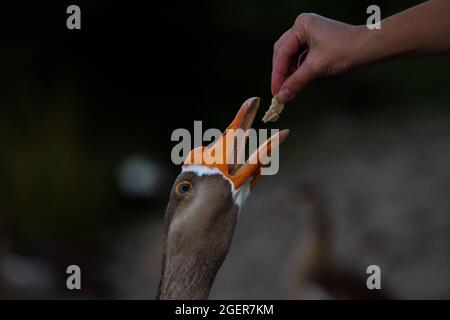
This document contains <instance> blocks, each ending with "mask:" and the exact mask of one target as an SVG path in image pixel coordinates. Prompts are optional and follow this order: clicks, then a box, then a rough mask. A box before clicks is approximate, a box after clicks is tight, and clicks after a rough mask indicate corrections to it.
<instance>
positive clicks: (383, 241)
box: [0, 0, 450, 299]
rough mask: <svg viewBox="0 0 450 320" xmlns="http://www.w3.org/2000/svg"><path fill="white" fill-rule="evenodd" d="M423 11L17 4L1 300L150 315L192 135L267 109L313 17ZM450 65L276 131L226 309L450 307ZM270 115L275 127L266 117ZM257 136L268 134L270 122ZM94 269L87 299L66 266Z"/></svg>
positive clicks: (415, 64) (340, 84)
mask: <svg viewBox="0 0 450 320" xmlns="http://www.w3.org/2000/svg"><path fill="white" fill-rule="evenodd" d="M419 2H420V1H411V0H398V1H376V2H375V3H374V2H373V1H360V0H343V1H317V0H314V1H313V0H297V1H294V0H280V1H269V0H264V1H263V0H258V1H257V0H251V1H239V2H230V1H224V0H217V1H214V2H212V1H184V2H180V3H169V4H158V5H156V4H152V3H151V2H148V3H147V4H144V3H143V2H138V1H135V2H133V3H130V2H126V4H125V3H121V4H112V3H110V2H106V1H98V2H96V3H95V4H94V3H93V2H87V1H77V3H76V4H77V5H79V6H80V8H81V26H82V29H81V30H72V31H70V30H68V29H67V28H66V19H67V17H68V15H67V14H66V8H67V6H69V5H70V4H73V3H72V2H70V3H69V2H65V1H59V2H58V4H56V3H48V4H45V3H42V2H30V3H28V4H26V5H25V4H22V3H20V4H16V5H13V4H8V5H6V4H5V5H3V4H2V14H1V18H0V35H1V45H0V47H1V50H0V69H1V73H0V298H33V299H38V298H65V299H79V298H83V299H90V298H92V299H95V298H114V299H119V298H124V299H130V298H142V299H153V298H154V297H155V295H156V288H157V284H158V281H159V274H160V267H161V254H162V239H163V231H162V223H163V216H164V210H165V206H166V203H167V199H168V196H169V193H170V189H171V184H172V182H173V180H174V178H175V177H176V175H177V174H178V173H179V170H180V168H179V167H177V166H175V165H173V164H172V163H171V160H170V151H171V149H172V147H173V146H174V143H173V142H171V141H170V136H171V133H172V131H173V130H174V129H176V128H187V129H189V130H193V121H194V120H203V126H204V128H220V129H223V128H225V127H226V126H227V125H228V124H229V122H230V121H231V120H232V118H233V116H234V115H235V113H236V111H237V110H238V108H239V107H240V105H241V103H242V102H243V101H244V100H246V99H247V98H249V97H251V96H259V97H261V99H262V108H261V111H260V114H259V116H261V117H262V115H263V113H264V111H265V110H264V109H265V107H266V105H269V103H270V99H271V95H270V72H271V59H272V46H273V44H274V42H275V41H276V40H277V39H278V37H279V36H280V35H281V34H282V33H284V31H286V30H287V29H288V28H289V27H290V26H291V24H292V23H293V21H294V19H295V17H296V16H297V15H298V14H300V13H301V12H315V13H318V14H321V15H324V16H327V17H330V18H333V19H337V20H341V21H344V22H348V23H352V24H363V23H365V22H366V19H367V16H368V15H367V14H366V8H367V6H369V5H371V4H377V5H379V6H380V7H381V13H382V17H386V16H389V15H391V14H394V13H396V12H398V11H401V10H403V9H405V8H408V7H410V6H412V5H414V4H417V3H419ZM449 71H450V57H449V56H436V57H428V58H421V59H409V60H404V61H395V62H389V63H384V64H381V65H377V66H371V67H368V68H365V69H360V70H356V71H354V72H352V73H350V74H346V75H342V76H336V77H331V78H327V79H320V80H317V81H315V82H314V83H313V84H311V85H310V86H308V87H307V88H306V89H305V90H304V91H302V92H301V93H300V94H299V95H298V97H297V98H296V99H295V100H294V101H293V102H291V103H289V104H288V105H287V107H286V109H285V111H284V113H283V115H282V116H281V118H280V120H279V121H278V122H277V123H275V124H272V125H270V127H273V128H289V129H291V134H290V136H289V139H287V140H286V142H285V143H284V144H283V146H282V148H281V158H280V159H281V160H280V161H281V165H280V172H279V174H278V175H277V176H275V177H273V176H271V177H263V179H261V180H260V182H259V184H258V186H257V188H256V189H255V191H254V192H253V194H252V196H251V197H250V198H249V200H248V202H247V204H246V207H245V208H244V210H243V212H242V214H241V217H240V221H239V224H238V227H237V229H236V233H235V237H234V240H233V245H232V248H231V251H230V254H229V256H228V257H227V259H226V261H225V263H224V265H223V267H222V269H221V270H220V271H219V274H218V277H217V279H216V282H215V285H214V287H213V292H212V295H211V298H223V299H229V298H230V299H231V298H238V299H241V298H251V299H271V298H273V299H284V298H286V299H298V298H311V299H336V298H337V299H342V298H365V297H367V296H366V295H367V290H365V289H364V288H365V280H366V278H367V276H368V275H367V274H366V268H367V266H368V265H370V264H377V265H379V266H380V267H381V271H382V282H381V283H382V288H383V290H381V293H378V292H377V293H372V294H371V296H370V297H376V298H377V297H381V298H407V299H417V298H421V299H434V298H447V299H448V298H450V277H449V270H450V196H449V195H450V92H449V80H448V75H449ZM259 116H258V117H259ZM255 126H256V127H257V128H258V127H263V124H262V122H259V121H256V123H255ZM71 264H77V265H79V266H80V267H81V269H82V290H73V291H69V290H67V288H66V277H67V274H66V268H67V266H68V265H71Z"/></svg>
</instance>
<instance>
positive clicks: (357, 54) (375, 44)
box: [349, 25, 384, 68]
mask: <svg viewBox="0 0 450 320" xmlns="http://www.w3.org/2000/svg"><path fill="white" fill-rule="evenodd" d="M381 37H382V35H381V30H377V29H374V30H370V29H368V28H367V26H366V25H359V26H354V27H353V29H352V45H351V53H350V57H351V58H350V61H349V67H350V68H356V67H359V66H362V65H367V64H370V63H372V62H375V61H377V60H380V59H382V58H383V57H382V54H383V51H384V49H383V48H382V45H381Z"/></svg>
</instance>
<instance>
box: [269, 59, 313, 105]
mask: <svg viewBox="0 0 450 320" xmlns="http://www.w3.org/2000/svg"><path fill="white" fill-rule="evenodd" d="M315 74H316V73H315V72H313V70H312V68H311V67H310V64H309V63H308V61H307V60H305V62H304V63H302V64H301V66H300V67H299V68H298V69H297V70H296V71H295V72H294V73H293V74H291V75H290V76H289V77H288V78H287V79H286V80H285V81H284V82H283V84H282V86H281V89H280V90H279V92H278V93H277V98H278V101H280V102H281V103H286V102H288V101H290V100H292V99H293V98H294V97H295V95H296V93H297V92H298V91H299V90H301V89H302V88H303V87H304V86H305V85H306V84H307V83H309V82H310V81H312V80H313V79H314V77H315Z"/></svg>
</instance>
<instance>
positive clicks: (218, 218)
mask: <svg viewBox="0 0 450 320" xmlns="http://www.w3.org/2000/svg"><path fill="white" fill-rule="evenodd" d="M258 108H259V98H251V99H248V100H247V101H245V102H244V103H243V105H242V107H241V108H240V110H239V112H238V113H237V115H236V117H235V119H234V120H233V122H232V123H231V124H230V126H229V127H228V128H227V129H226V130H225V131H224V132H223V134H222V135H221V136H220V138H219V139H217V140H216V142H215V143H214V144H213V145H212V146H209V147H204V146H201V147H198V148H195V149H193V150H192V151H191V152H190V153H189V155H188V156H187V158H186V160H185V162H184V164H183V167H182V172H181V173H180V175H179V176H178V177H177V178H176V180H175V182H174V184H173V188H172V192H171V194H170V198H169V203H168V206H167V210H166V215H165V230H164V232H165V241H164V254H163V263H162V271H161V281H160V284H159V290H158V296H157V298H158V299H206V298H208V295H209V291H210V289H211V286H212V284H213V282H214V279H215V276H216V274H217V271H218V270H219V268H220V266H221V265H222V263H223V261H224V259H225V257H226V255H227V253H228V251H229V248H230V245H231V239H232V236H233V232H234V228H235V225H236V221H237V217H238V214H239V212H240V210H241V209H242V207H243V205H244V202H245V200H246V199H247V197H248V195H249V194H250V191H251V190H252V188H253V187H254V186H255V184H256V179H257V178H258V177H259V175H260V170H261V167H262V166H263V164H267V163H268V161H270V156H271V152H273V151H274V149H275V148H277V147H278V145H279V144H280V143H281V142H282V141H283V140H284V139H285V138H286V137H287V135H288V130H283V131H280V132H278V133H277V134H275V135H274V136H272V137H270V138H269V139H268V140H266V141H265V142H264V143H262V144H261V146H260V147H259V148H258V149H257V150H255V151H254V153H253V154H252V155H251V156H250V157H249V158H248V159H247V161H238V157H239V155H242V153H240V152H241V151H242V150H244V152H243V153H245V141H246V134H244V135H241V136H239V135H238V134H236V132H238V131H239V130H241V131H240V132H244V133H247V132H248V130H249V129H250V127H251V125H252V123H253V120H254V118H255V115H256V112H257V111H258Z"/></svg>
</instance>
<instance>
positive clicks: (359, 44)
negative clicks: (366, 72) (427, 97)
mask: <svg viewBox="0 0 450 320" xmlns="http://www.w3.org/2000/svg"><path fill="white" fill-rule="evenodd" d="M357 29H358V33H359V37H358V39H359V40H358V41H356V47H355V48H354V52H355V59H354V62H353V64H354V65H361V64H368V63H372V62H376V61H380V60H388V59H393V58H399V57H409V56H420V55H431V54H439V53H445V52H450V0H430V1H427V2H425V3H422V4H420V5H417V6H415V7H412V8H410V9H408V10H405V11H403V12H400V13H398V14H396V15H393V16H391V17H388V18H386V19H384V20H382V22H381V29H374V30H369V29H368V28H367V27H366V26H365V25H364V26H360V27H358V28H357Z"/></svg>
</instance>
